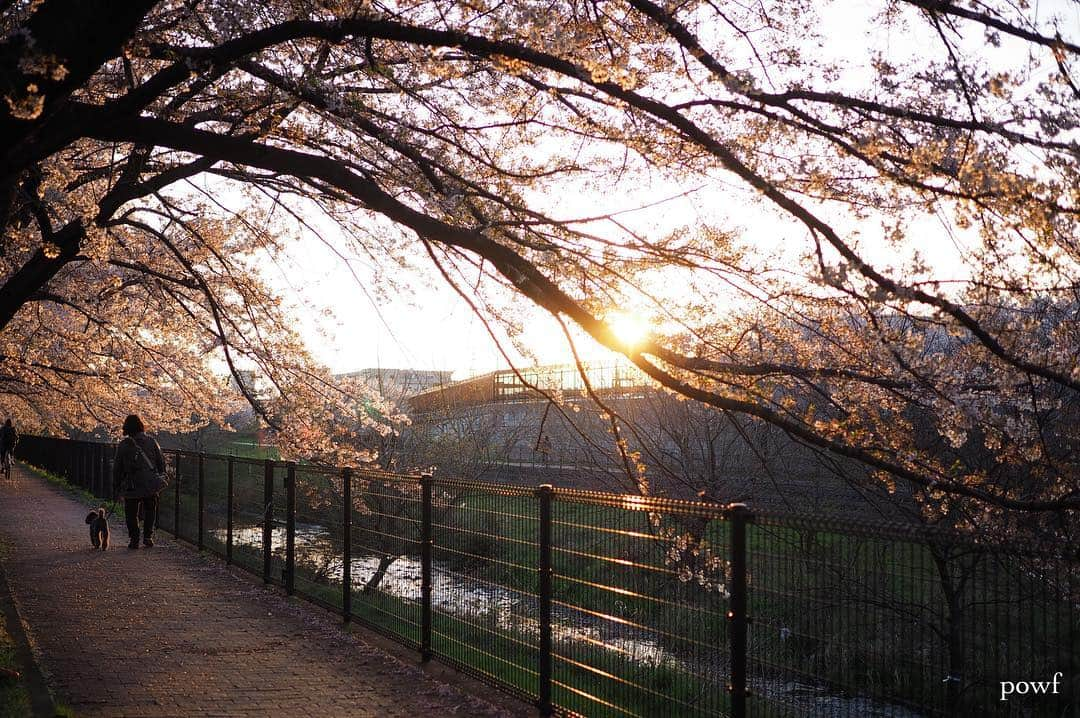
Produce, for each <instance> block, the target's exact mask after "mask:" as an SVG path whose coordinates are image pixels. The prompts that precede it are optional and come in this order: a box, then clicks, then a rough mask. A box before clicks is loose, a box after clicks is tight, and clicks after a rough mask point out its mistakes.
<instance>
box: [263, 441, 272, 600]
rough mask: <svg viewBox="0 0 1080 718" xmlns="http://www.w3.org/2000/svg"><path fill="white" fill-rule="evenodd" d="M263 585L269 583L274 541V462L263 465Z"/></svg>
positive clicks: (268, 460)
mask: <svg viewBox="0 0 1080 718" xmlns="http://www.w3.org/2000/svg"><path fill="white" fill-rule="evenodd" d="M263 501H264V502H266V503H265V505H264V507H263V535H262V539H263V583H270V559H271V556H272V553H273V541H274V462H273V461H271V460H270V459H266V461H265V462H264V463H263Z"/></svg>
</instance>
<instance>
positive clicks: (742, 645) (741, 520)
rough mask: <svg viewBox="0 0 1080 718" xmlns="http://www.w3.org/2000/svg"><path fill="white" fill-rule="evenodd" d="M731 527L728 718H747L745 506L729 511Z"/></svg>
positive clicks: (730, 508) (738, 506)
mask: <svg viewBox="0 0 1080 718" xmlns="http://www.w3.org/2000/svg"><path fill="white" fill-rule="evenodd" d="M728 508H729V511H730V514H729V516H730V523H731V592H730V595H731V598H730V601H729V603H728V614H727V618H728V623H729V626H728V630H729V632H730V638H731V685H730V686H729V687H728V690H729V691H730V692H731V715H732V716H733V717H734V718H745V716H746V695H747V690H746V603H747V602H746V524H747V522H748V521H749V520H750V512H749V511H748V510H747V508H746V505H745V504H732V505H731V506H729V507H728Z"/></svg>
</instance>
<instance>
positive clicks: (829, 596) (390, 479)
mask: <svg viewBox="0 0 1080 718" xmlns="http://www.w3.org/2000/svg"><path fill="white" fill-rule="evenodd" d="M112 453H113V450H112V447H111V446H109V445H103V444H96V443H86V442H77V441H68V440H62V439H49V438H39V437H24V438H23V439H22V441H21V442H20V444H19V446H18V448H17V454H18V456H19V458H21V459H23V460H24V461H27V462H28V463H30V464H33V465H36V466H39V467H41V468H43V469H46V470H48V471H50V472H52V473H56V474H60V475H62V476H63V477H65V478H66V479H67V480H68V481H70V482H71V483H73V484H75V485H77V486H80V487H83V488H85V489H87V490H89V491H91V492H93V493H94V494H96V495H97V496H99V497H102V498H105V499H110V498H112V494H111V481H110V478H109V477H110V473H109V471H110V460H111V457H112ZM166 455H167V457H168V460H169V463H170V470H171V473H172V474H173V480H172V483H171V485H170V486H169V488H168V489H166V493H165V494H164V495H163V496H162V500H161V505H160V517H159V525H160V526H161V527H162V528H163V529H164V530H166V531H171V532H172V533H173V534H174V535H175V536H177V537H178V538H180V539H182V540H184V541H186V542H189V543H190V544H192V545H194V546H196V547H198V548H199V549H202V550H207V551H212V552H215V553H217V554H220V555H221V556H222V557H224V559H225V560H226V561H228V562H230V563H233V564H236V565H238V566H242V567H243V568H245V569H247V570H249V571H251V572H253V573H255V574H256V575H261V576H262V578H263V580H264V581H266V582H267V583H274V584H280V585H282V586H284V588H285V590H286V591H287V592H288V593H290V594H294V593H295V594H298V595H301V596H303V597H305V598H307V599H309V600H311V601H313V602H315V603H318V604H320V605H322V606H324V607H327V608H330V609H332V610H334V611H338V612H340V613H341V615H342V616H343V618H344V619H345V620H352V621H357V622H361V623H363V624H365V625H367V626H369V627H371V628H374V629H375V630H378V631H380V632H382V633H384V634H386V635H388V636H391V637H393V638H394V639H396V640H398V641H401V642H402V643H404V644H406V645H408V646H411V647H413V648H415V649H416V650H418V651H419V652H420V654H421V656H422V657H423V658H424V659H428V658H432V657H435V658H438V659H439V660H442V661H444V662H446V663H449V664H452V665H454V666H456V667H458V668H460V669H462V670H464V671H467V672H469V673H472V674H474V675H476V676H479V677H481V678H482V679H484V680H487V681H489V682H490V683H492V684H494V685H496V686H498V687H500V688H502V689H505V690H507V691H510V692H511V693H513V694H515V695H517V696H519V697H521V698H524V699H526V700H528V701H532V702H533V703H535V704H536V705H537V706H538V707H539V709H540V711H541V712H542V713H544V714H550V713H555V714H565V715H569V714H580V715H589V716H592V715H598V716H599V715H612V716H615V715H629V716H661V715H672V716H725V715H733V716H747V715H753V716H808V715H817V716H922V715H925V716H955V715H978V714H987V715H1017V716H1020V715H1023V716H1029V715H1048V716H1049V715H1054V716H1063V715H1080V702H1078V699H1080V681H1078V679H1080V640H1078V639H1080V552H1078V550H1077V547H1075V546H1063V545H1056V546H1030V545H1029V546H1017V545H1007V546H1006V545H988V544H984V543H978V542H976V541H973V540H972V539H971V538H969V537H965V536H962V535H958V534H955V533H950V532H945V531H938V530H932V529H930V528H929V527H911V526H870V525H861V524H857V523H852V522H841V521H835V520H828V519H823V518H820V517H809V516H801V517H800V516H789V515H779V514H768V513H761V512H753V511H751V510H749V509H746V508H745V507H741V506H721V505H715V504H704V503H695V502H687V501H675V500H664V499H657V498H649V497H641V496H634V495H616V494H605V493H591V492H584V491H573V490H565V489H558V488H551V487H550V486H541V487H537V488H527V487H521V486H504V485H496V484H488V483H476V482H466V481H454V480H435V479H432V478H430V477H426V476H403V475H396V474H386V473H381V472H373V471H365V470H359V469H352V470H350V469H324V468H319V467H312V466H305V465H297V464H292V463H283V462H275V461H270V460H265V461H264V460H253V459H246V458H240V457H230V456H217V455H206V454H196V453H189V452H166ZM1003 699H1004V700H1003Z"/></svg>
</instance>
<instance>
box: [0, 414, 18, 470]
mask: <svg viewBox="0 0 1080 718" xmlns="http://www.w3.org/2000/svg"><path fill="white" fill-rule="evenodd" d="M17 443H19V432H17V431H15V427H14V425H12V423H11V419H8V420H7V421H5V422H4V426H3V427H0V466H2V467H3V470H4V474H5V476H6V477H7V478H9V479H10V478H11V463H12V461H14V460H15V444H17Z"/></svg>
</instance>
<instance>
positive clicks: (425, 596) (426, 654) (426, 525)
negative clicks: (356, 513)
mask: <svg viewBox="0 0 1080 718" xmlns="http://www.w3.org/2000/svg"><path fill="white" fill-rule="evenodd" d="M432 489H433V486H432V478H431V474H424V475H422V476H421V477H420V571H421V573H420V659H421V660H423V661H430V660H431V573H432V571H431V562H432V552H433V548H434V545H435V534H434V531H433V529H432V524H431V503H432V497H433V491H432Z"/></svg>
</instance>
